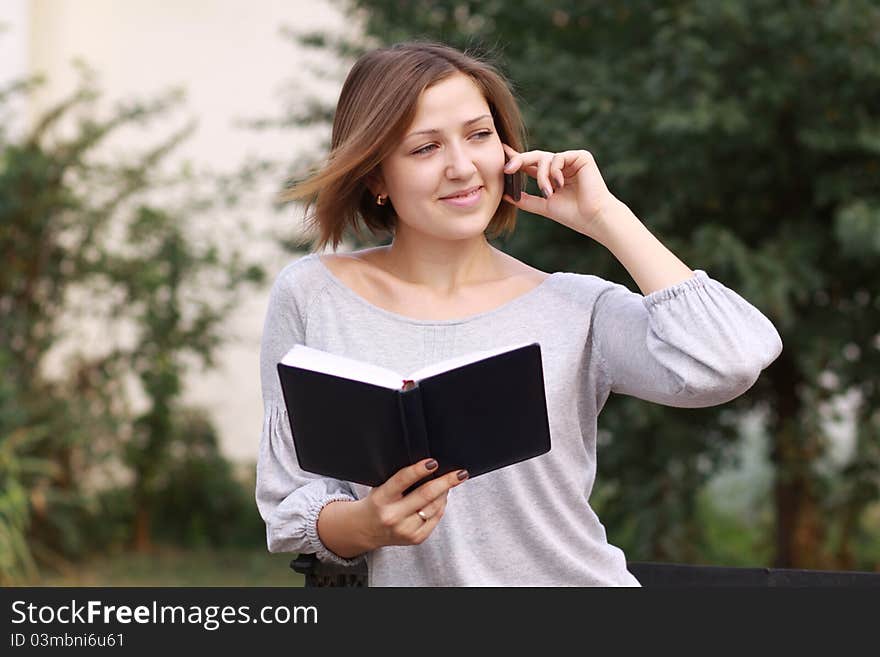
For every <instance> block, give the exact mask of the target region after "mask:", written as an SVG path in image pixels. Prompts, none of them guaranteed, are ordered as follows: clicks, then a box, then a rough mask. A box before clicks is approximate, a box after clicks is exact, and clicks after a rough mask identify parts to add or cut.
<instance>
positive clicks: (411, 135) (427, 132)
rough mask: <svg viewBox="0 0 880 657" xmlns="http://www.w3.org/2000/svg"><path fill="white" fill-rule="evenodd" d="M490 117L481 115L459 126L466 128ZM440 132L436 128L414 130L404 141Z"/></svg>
mask: <svg viewBox="0 0 880 657" xmlns="http://www.w3.org/2000/svg"><path fill="white" fill-rule="evenodd" d="M491 118H492V116H491V115H490V114H483V115H482V116H478V117H476V118H473V119H470V120H469V121H465V122H464V123H462V124H461V125H462V126H464V127H467V126H469V125H471V124H473V123H476V122H477V121H482V120H483V119H491ZM439 134H440V130H438V129H437V128H432V129H431V130H416V131H415V132H411V133H409V134H408V135H407V136H406V137H404V139H409V138H410V137H415V136H416V135H439Z"/></svg>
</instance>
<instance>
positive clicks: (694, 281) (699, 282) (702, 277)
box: [644, 269, 709, 310]
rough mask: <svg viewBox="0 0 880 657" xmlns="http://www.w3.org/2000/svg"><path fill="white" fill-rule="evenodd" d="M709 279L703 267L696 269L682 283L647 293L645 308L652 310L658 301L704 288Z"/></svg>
mask: <svg viewBox="0 0 880 657" xmlns="http://www.w3.org/2000/svg"><path fill="white" fill-rule="evenodd" d="M708 280H709V275H708V274H706V272H705V271H703V270H702V269H695V270H694V275H693V276H691V277H690V278H688V279H687V280H684V281H682V282H681V283H676V284H675V285H670V286H669V287H665V288H663V289H662V290H657V291H655V292H651V294H649V295H647V296H646V297H645V298H644V303H645V308H647V309H648V310H650V309H651V308H653V307H654V306H656V305H657V304H658V303H662V302H663V301H669V300H670V299H674V298H675V297H677V296H679V295H680V294H684V293H685V292H687V291H689V290H698V289H700V288H703V287H705V286H706V283H707V282H708Z"/></svg>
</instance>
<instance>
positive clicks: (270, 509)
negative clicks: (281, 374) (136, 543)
mask: <svg viewBox="0 0 880 657" xmlns="http://www.w3.org/2000/svg"><path fill="white" fill-rule="evenodd" d="M290 274H291V269H290V268H288V269H286V270H285V271H283V272H282V273H281V274H280V275H279V277H278V280H276V282H275V285H274V286H273V287H272V292H271V294H270V297H269V306H268V310H267V313H266V319H265V323H264V327H263V336H262V342H261V349H260V376H261V381H262V389H263V405H264V418H263V430H262V435H261V437H260V451H259V458H258V461H257V485H256V501H257V508H258V509H259V511H260V515H261V516H262V517H263V520H264V521H265V523H266V540H267V544H268V548H269V551H270V552H296V553H315V554H316V555H317V557H318V559H320V560H321V561H328V562H332V563H337V564H340V565H353V564H355V563H357V562H358V561H360V557H359V558H355V559H351V560H349V559H343V558H342V557H339V556H338V555H336V554H334V553H333V552H331V551H330V550H328V549H327V548H326V547H325V546H324V544H323V543H322V542H321V540H320V538H319V536H318V530H317V521H318V515H319V514H320V513H321V509H323V508H324V506H325V505H327V504H329V503H330V502H334V501H336V500H354V499H355V494H354V492H353V491H352V489H351V486H350V484H348V483H347V482H344V481H339V480H336V479H330V478H326V477H319V476H317V475H313V474H310V473H307V472H304V471H303V470H302V469H300V467H299V464H298V461H297V458H296V452H295V449H294V445H293V437H292V435H291V429H290V421H289V418H288V416H287V410H286V408H285V406H284V399H283V395H282V392H281V385H280V383H279V380H278V372H277V369H276V366H277V363H278V361H280V360H281V358H282V357H283V356H284V354H285V353H286V352H287V351H288V350H289V349H290V348H291V347H292V346H293V345H294V344H298V343H299V344H301V343H302V342H303V339H304V335H305V330H304V318H305V310H306V308H301V307H300V306H301V305H302V306H305V305H306V304H301V303H300V302H299V300H298V299H297V296H296V295H295V294H294V287H295V283H294V280H293V278H294V277H293V276H291V275H290Z"/></svg>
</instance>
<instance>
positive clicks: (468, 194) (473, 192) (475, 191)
mask: <svg viewBox="0 0 880 657" xmlns="http://www.w3.org/2000/svg"><path fill="white" fill-rule="evenodd" d="M478 191H480V188H479V187H478V188H477V189H475V190H474V191H472V192H468V193H467V194H460V195H459V196H450V197H449V198H467V197H468V196H473V195H474V194H476V193H477V192H478Z"/></svg>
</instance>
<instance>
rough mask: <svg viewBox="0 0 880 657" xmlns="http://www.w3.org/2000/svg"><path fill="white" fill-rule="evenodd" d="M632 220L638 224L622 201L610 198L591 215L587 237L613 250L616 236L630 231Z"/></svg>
mask: <svg viewBox="0 0 880 657" xmlns="http://www.w3.org/2000/svg"><path fill="white" fill-rule="evenodd" d="M632 220H635V221H636V222H638V218H637V217H636V216H635V215H634V214H633V213H632V211H631V210H630V209H629V207H628V206H627V205H626V204H625V203H624V202H623V201H620V200H619V199H617V198H616V197H614V196H611V197H610V198H609V199H608V200H607V201H606V202H604V203H603V204H602V205H601V206H600V208H599V210H597V211H596V214H595V215H593V220H592V221H591V222H590V226H589V231H588V232H587V235H588V236H589V237H591V238H593V239H594V240H596V241H597V242H599V243H600V244H601V245H602V246H604V247H606V248H608V249H611V250H613V248H612V246H613V244H614V241H615V238H616V236H617V235H618V234H619V233H621V232H626V231H628V230H631V225H630V224H631V222H632Z"/></svg>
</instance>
